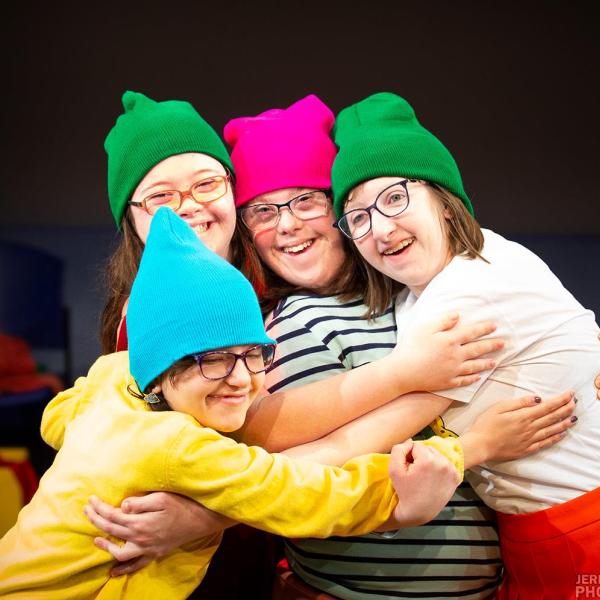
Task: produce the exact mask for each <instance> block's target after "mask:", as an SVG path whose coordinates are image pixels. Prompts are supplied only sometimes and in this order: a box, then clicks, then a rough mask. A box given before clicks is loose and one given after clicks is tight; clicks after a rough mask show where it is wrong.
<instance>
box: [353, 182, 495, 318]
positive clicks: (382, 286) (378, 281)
mask: <svg viewBox="0 0 600 600" xmlns="http://www.w3.org/2000/svg"><path fill="white" fill-rule="evenodd" d="M425 183H426V184H427V185H428V186H430V187H431V188H432V189H433V193H434V194H435V197H436V198H437V199H438V200H439V201H440V203H441V206H442V208H443V209H444V210H446V211H447V212H448V214H449V215H450V216H449V218H444V217H443V216H442V215H441V214H440V222H441V224H442V227H443V228H444V232H445V233H446V235H447V238H448V244H449V246H450V254H451V255H452V256H464V257H465V258H470V259H475V258H480V259H481V260H484V261H485V260H486V259H485V258H484V257H483V256H482V255H481V250H482V248H483V233H482V232H481V227H480V226H479V223H478V222H477V221H476V220H475V218H474V217H473V215H471V213H470V212H469V211H468V210H467V208H466V206H465V205H464V204H463V202H462V200H461V199H460V198H458V197H457V196H455V195H454V194H452V193H451V192H449V191H448V190H446V189H445V188H443V187H441V186H439V185H437V184H435V183H429V182H425ZM353 245H354V244H353ZM356 252H357V253H358V250H356ZM359 256H360V254H359ZM361 260H362V262H363V263H364V266H365V267H366V270H367V272H368V273H369V281H368V284H367V288H366V291H365V304H366V305H367V306H368V307H369V313H368V314H369V315H373V314H374V313H375V312H376V311H378V310H381V309H380V306H381V305H382V303H383V304H385V305H386V306H387V305H389V303H390V302H391V301H392V300H393V298H394V297H395V295H396V294H397V293H398V292H399V291H400V290H401V289H403V288H404V285H402V284H400V283H399V282H397V281H395V280H394V279H392V278H391V277H388V276H387V275H384V274H383V273H380V272H379V271H377V269H374V268H373V267H372V266H371V265H369V264H368V263H367V262H366V261H365V260H364V258H362V257H361ZM486 262H487V261H486ZM376 274H377V275H379V277H376Z"/></svg>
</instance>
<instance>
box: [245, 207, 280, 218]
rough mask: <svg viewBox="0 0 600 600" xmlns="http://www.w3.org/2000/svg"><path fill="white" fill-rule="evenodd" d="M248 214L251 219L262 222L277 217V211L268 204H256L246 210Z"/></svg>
mask: <svg viewBox="0 0 600 600" xmlns="http://www.w3.org/2000/svg"><path fill="white" fill-rule="evenodd" d="M248 212H249V213H250V215H251V216H252V218H253V219H256V220H257V221H260V222H264V221H270V220H271V219H272V218H273V217H274V216H275V215H277V209H276V208H275V207H274V206H269V205H268V204H256V205H255V206H251V207H250V208H249V209H248Z"/></svg>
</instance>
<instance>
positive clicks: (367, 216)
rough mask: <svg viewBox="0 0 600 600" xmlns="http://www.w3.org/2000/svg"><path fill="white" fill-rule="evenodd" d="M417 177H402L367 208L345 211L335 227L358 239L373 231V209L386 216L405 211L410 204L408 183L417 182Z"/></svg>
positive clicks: (380, 193)
mask: <svg viewBox="0 0 600 600" xmlns="http://www.w3.org/2000/svg"><path fill="white" fill-rule="evenodd" d="M416 181H417V180H416V179H402V180H401V181H397V182H396V183H392V185H390V186H388V187H386V188H384V189H383V190H381V192H379V194H377V197H376V198H375V202H373V204H371V205H370V206H366V207H365V208H355V209H354V210H349V211H348V212H347V213H344V214H343V215H342V216H341V217H340V218H339V219H338V220H337V222H336V223H334V227H337V228H338V229H339V230H340V231H341V232H342V233H343V234H344V235H345V236H346V237H348V238H350V239H351V240H358V239H359V238H361V237H364V236H365V235H367V233H369V231H371V227H372V225H373V219H372V217H371V215H372V213H373V210H376V211H377V212H378V213H380V214H382V215H384V216H385V217H397V216H398V215H399V214H401V213H403V212H404V211H405V210H406V209H407V208H408V205H409V204H410V196H409V194H408V183H409V182H416Z"/></svg>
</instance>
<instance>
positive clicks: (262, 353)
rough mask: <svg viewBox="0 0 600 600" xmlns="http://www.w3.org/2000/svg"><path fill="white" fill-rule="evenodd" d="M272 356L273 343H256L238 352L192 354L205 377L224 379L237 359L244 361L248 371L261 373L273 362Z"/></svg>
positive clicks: (273, 354)
mask: <svg viewBox="0 0 600 600" xmlns="http://www.w3.org/2000/svg"><path fill="white" fill-rule="evenodd" d="M274 356H275V344H258V345H257V346H252V348H248V350H246V351H245V352H241V353H240V354H237V353H236V352H227V351H221V350H214V351H211V352H201V353H200V354H192V358H193V359H194V360H195V361H196V362H197V363H198V366H199V367H200V372H201V373H202V375H203V376H204V377H206V379H225V377H228V376H229V375H230V374H231V372H232V371H233V369H234V368H235V364H236V363H237V361H238V360H242V361H244V365H246V369H248V371H249V372H250V373H252V374H254V375H256V374H257V373H262V372H263V371H266V370H267V369H268V368H269V367H270V366H271V365H272V364H273V357H274Z"/></svg>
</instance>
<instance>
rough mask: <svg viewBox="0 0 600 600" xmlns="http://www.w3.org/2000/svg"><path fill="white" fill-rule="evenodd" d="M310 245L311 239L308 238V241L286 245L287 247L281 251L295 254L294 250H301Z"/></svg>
mask: <svg viewBox="0 0 600 600" xmlns="http://www.w3.org/2000/svg"><path fill="white" fill-rule="evenodd" d="M311 245H312V240H309V241H308V242H304V243H302V244H298V245H297V246H288V247H287V248H282V249H281V251H282V252H285V253H286V254H295V253H296V252H301V251H302V250H304V249H305V248H308V247H309V246H311Z"/></svg>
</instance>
